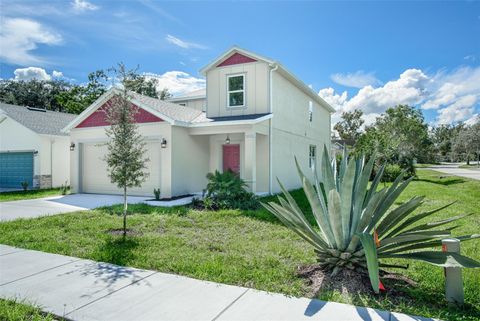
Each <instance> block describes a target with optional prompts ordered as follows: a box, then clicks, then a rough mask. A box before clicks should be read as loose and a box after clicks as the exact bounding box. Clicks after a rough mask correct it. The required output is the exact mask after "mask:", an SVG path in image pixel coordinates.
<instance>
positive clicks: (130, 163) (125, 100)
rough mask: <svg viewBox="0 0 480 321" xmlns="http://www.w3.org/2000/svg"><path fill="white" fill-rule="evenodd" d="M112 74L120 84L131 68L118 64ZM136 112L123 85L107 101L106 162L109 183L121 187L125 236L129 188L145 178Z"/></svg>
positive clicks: (137, 185)
mask: <svg viewBox="0 0 480 321" xmlns="http://www.w3.org/2000/svg"><path fill="white" fill-rule="evenodd" d="M115 73H116V75H117V77H116V78H118V79H120V81H121V82H122V83H124V82H125V81H128V77H130V75H131V71H127V70H126V69H125V66H124V65H123V64H119V66H118V68H116V69H115ZM137 112H138V109H137V108H136V107H135V106H134V105H133V104H131V103H130V102H129V91H128V89H127V88H126V87H125V86H123V89H122V90H121V91H119V93H118V94H116V95H115V96H114V97H113V98H112V99H111V100H110V102H109V105H108V106H107V108H106V116H107V120H108V123H109V124H110V126H109V127H108V128H107V129H106V130H105V131H106V134H107V136H108V138H109V141H108V143H107V147H108V153H107V155H106V156H105V161H106V163H107V168H108V175H109V177H110V180H111V182H112V183H114V184H116V185H117V186H118V188H121V189H122V190H123V236H124V237H125V236H126V234H127V210H128V202H127V192H128V188H132V187H139V186H141V185H142V183H143V182H144V181H145V180H146V179H147V177H148V172H147V171H146V163H147V162H148V161H149V159H148V158H146V157H145V152H146V148H145V146H146V143H145V141H144V139H143V137H142V135H141V134H140V133H139V132H138V125H137V124H136V123H135V120H134V117H135V114H136V113H137Z"/></svg>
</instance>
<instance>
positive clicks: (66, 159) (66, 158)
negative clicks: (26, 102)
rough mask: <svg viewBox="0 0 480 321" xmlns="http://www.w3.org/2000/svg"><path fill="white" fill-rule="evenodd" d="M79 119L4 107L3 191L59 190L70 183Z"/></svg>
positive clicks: (0, 133) (0, 116) (0, 110)
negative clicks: (73, 127)
mask: <svg viewBox="0 0 480 321" xmlns="http://www.w3.org/2000/svg"><path fill="white" fill-rule="evenodd" d="M76 116H77V115H72V114H66V113H60V112H55V111H49V110H45V109H40V108H31V107H22V106H15V105H8V104H4V103H0V188H21V183H22V182H25V181H26V182H28V187H29V188H32V187H33V188H50V187H57V186H60V185H62V184H65V182H68V183H69V181H70V151H69V146H70V138H69V137H68V135H67V134H65V133H64V132H62V131H61V130H62V128H64V127H65V126H66V125H67V124H68V123H70V122H71V121H72V120H73V119H75V117H76Z"/></svg>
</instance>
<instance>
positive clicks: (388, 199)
mask: <svg viewBox="0 0 480 321" xmlns="http://www.w3.org/2000/svg"><path fill="white" fill-rule="evenodd" d="M401 178H402V175H399V176H398V177H397V179H396V180H395V181H394V182H393V184H392V186H390V188H389V189H388V190H387V193H386V195H385V197H384V198H383V200H382V202H381V204H380V206H379V207H377V209H376V210H375V213H374V214H373V218H372V222H371V223H370V225H369V226H368V228H367V230H366V232H368V233H370V232H371V231H372V229H373V228H374V227H375V226H376V225H377V223H378V222H379V221H380V219H381V218H382V217H383V215H384V214H385V212H386V211H387V210H388V209H389V208H390V206H392V204H393V203H394V202H395V200H396V199H397V198H398V196H399V195H400V194H401V193H402V192H403V191H404V190H405V188H407V186H408V184H409V183H410V182H411V180H412V179H413V177H410V178H409V179H407V180H405V181H404V182H403V183H401V184H400V181H401Z"/></svg>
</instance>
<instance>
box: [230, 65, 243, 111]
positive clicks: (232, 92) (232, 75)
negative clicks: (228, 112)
mask: <svg viewBox="0 0 480 321" xmlns="http://www.w3.org/2000/svg"><path fill="white" fill-rule="evenodd" d="M238 76H242V77H243V89H242V90H229V84H230V78H232V77H238ZM246 82H247V77H246V75H245V74H244V73H241V74H231V75H227V107H228V108H245V107H246V106H247V104H246V103H247V91H246V89H247V86H246V85H247V84H246ZM234 93H243V105H235V106H230V94H234Z"/></svg>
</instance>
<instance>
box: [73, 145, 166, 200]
mask: <svg viewBox="0 0 480 321" xmlns="http://www.w3.org/2000/svg"><path fill="white" fill-rule="evenodd" d="M146 149H147V153H146V157H147V158H149V162H148V163H147V172H148V173H149V176H148V178H147V180H146V181H145V182H144V183H142V187H135V188H130V189H129V190H128V194H129V195H139V196H152V198H153V189H154V188H160V143H147V145H146ZM106 152H107V146H105V145H103V144H83V167H82V179H83V184H82V191H83V192H84V193H98V194H123V191H122V190H120V189H118V188H117V187H116V185H114V184H112V183H110V178H109V177H108V174H107V173H108V172H107V164H106V162H105V161H104V160H103V158H104V157H105V154H106Z"/></svg>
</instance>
